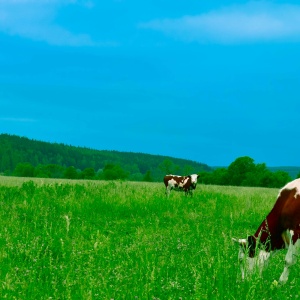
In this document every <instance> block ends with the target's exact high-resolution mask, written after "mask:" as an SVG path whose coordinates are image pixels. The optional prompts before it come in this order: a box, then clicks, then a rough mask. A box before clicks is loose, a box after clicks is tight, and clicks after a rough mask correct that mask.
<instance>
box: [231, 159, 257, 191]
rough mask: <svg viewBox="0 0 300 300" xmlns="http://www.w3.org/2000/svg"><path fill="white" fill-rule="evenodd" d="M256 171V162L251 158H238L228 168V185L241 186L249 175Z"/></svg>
mask: <svg viewBox="0 0 300 300" xmlns="http://www.w3.org/2000/svg"><path fill="white" fill-rule="evenodd" d="M254 170H255V164H254V160H253V159H252V158H251V157H249V156H243V157H239V158H237V159H236V160H235V161H234V162H232V163H231V164H230V165H229V167H228V184H230V185H236V186H240V185H242V184H243V182H244V181H245V180H246V178H247V176H248V174H249V173H251V172H253V171H254Z"/></svg>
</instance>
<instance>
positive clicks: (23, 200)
mask: <svg viewBox="0 0 300 300" xmlns="http://www.w3.org/2000/svg"><path fill="white" fill-rule="evenodd" d="M277 194H278V190H277V189H266V188H265V189H264V188H245V187H244V188H243V187H228V186H227V187H222V186H208V185H202V184H198V186H197V189H196V191H195V193H194V196H193V197H185V195H184V193H176V192H171V195H170V197H169V198H166V197H165V194H164V186H163V183H135V182H122V181H111V182H107V181H67V180H46V179H43V180H40V179H22V178H14V177H0V207H1V210H0V228H1V229H0V265H1V268H0V298H1V299H43V300H44V299H84V300H86V299H115V300H118V299H153V300H154V299H155V300H158V299H160V300H164V299H243V300H245V299H297V298H298V297H299V295H300V290H299V286H300V279H299V274H300V262H298V264H297V265H296V266H294V268H293V269H292V271H291V274H290V278H289V281H288V283H287V284H286V285H284V286H280V287H276V286H274V285H273V281H274V280H275V279H276V280H278V278H279V276H280V274H281V272H282V270H283V265H284V255H285V251H280V252H279V253H278V254H277V255H276V256H275V257H273V258H272V259H271V260H270V263H269V267H268V268H267V269H266V270H265V271H263V273H262V275H261V276H260V275H259V274H258V273H255V274H253V275H252V276H251V278H249V279H247V280H245V281H242V280H241V278H240V272H239V266H238V259H237V254H238V246H237V245H236V244H234V243H233V242H232V241H231V238H232V237H236V238H244V237H246V236H247V234H253V233H254V232H255V231H256V229H257V227H258V226H259V224H260V223H261V221H262V220H263V218H264V217H265V216H266V214H267V213H268V212H269V211H270V209H271V208H272V206H273V204H274V201H275V199H276V196H277Z"/></svg>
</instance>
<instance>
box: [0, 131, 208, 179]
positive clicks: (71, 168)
mask: <svg viewBox="0 0 300 300" xmlns="http://www.w3.org/2000/svg"><path fill="white" fill-rule="evenodd" d="M211 170H212V168H210V167H209V166H208V165H206V164H202V163H198V162H194V161H191V160H185V159H178V158H171V157H167V156H161V155H150V154H145V153H134V152H119V151H108V150H95V149H89V148H83V147H75V146H70V145H65V144H58V143H49V142H42V141H36V140H32V139H29V138H26V137H20V136H16V135H8V134H0V173H1V174H2V175H7V176H21V177H42V178H43V177H44V178H68V179H107V180H112V179H126V180H132V181H161V180H162V178H163V176H164V175H165V174H167V173H178V174H192V173H199V172H201V171H207V172H209V171H211Z"/></svg>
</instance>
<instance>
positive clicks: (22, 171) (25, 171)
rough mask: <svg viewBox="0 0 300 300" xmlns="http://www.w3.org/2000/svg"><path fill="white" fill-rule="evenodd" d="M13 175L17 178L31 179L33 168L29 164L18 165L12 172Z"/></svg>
mask: <svg viewBox="0 0 300 300" xmlns="http://www.w3.org/2000/svg"><path fill="white" fill-rule="evenodd" d="M13 175H14V176H19V177H33V176H34V166H32V165H31V164H30V163H18V164H17V165H16V168H15V170H14V172H13Z"/></svg>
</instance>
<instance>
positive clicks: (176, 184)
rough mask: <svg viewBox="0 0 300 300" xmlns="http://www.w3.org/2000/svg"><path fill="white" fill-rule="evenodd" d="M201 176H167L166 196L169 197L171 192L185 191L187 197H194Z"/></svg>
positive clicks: (165, 181) (165, 178)
mask: <svg viewBox="0 0 300 300" xmlns="http://www.w3.org/2000/svg"><path fill="white" fill-rule="evenodd" d="M198 177H199V175H197V174H193V175H188V176H178V175H166V176H165V177H164V183H165V186H166V195H167V196H169V195H170V192H171V190H173V189H174V190H175V191H184V192H185V195H186V196H187V195H188V194H190V195H191V196H193V190H194V189H195V188H196V186H197V179H198Z"/></svg>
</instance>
